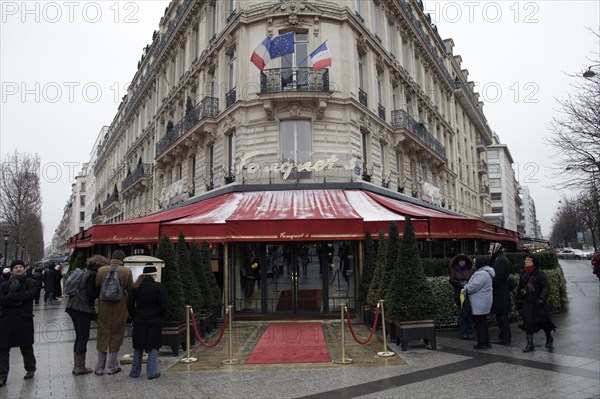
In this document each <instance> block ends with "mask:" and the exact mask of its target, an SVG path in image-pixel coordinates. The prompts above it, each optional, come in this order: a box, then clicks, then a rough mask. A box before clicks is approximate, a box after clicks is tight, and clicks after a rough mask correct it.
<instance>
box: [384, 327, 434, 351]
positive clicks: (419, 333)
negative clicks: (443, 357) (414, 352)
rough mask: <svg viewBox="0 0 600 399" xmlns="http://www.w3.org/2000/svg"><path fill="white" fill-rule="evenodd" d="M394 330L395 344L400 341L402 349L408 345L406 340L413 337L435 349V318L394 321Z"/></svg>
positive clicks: (398, 343)
mask: <svg viewBox="0 0 600 399" xmlns="http://www.w3.org/2000/svg"><path fill="white" fill-rule="evenodd" d="M394 325H395V330H396V331H395V332H396V345H400V343H402V350H403V351H405V350H406V349H407V347H408V342H409V341H410V340H413V339H423V341H424V342H425V344H426V345H431V349H433V350H437V344H436V340H435V320H433V319H426V320H406V321H399V320H396V321H395V322H394Z"/></svg>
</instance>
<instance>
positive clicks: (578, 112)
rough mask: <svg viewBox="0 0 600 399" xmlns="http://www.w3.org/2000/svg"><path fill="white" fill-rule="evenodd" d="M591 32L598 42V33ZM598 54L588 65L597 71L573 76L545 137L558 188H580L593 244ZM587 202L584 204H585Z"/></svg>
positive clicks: (599, 163)
mask: <svg viewBox="0 0 600 399" xmlns="http://www.w3.org/2000/svg"><path fill="white" fill-rule="evenodd" d="M594 35H595V36H596V38H597V39H598V40H599V41H600V33H595V32H594ZM598 56H599V54H598V53H595V54H594V57H595V58H596V60H595V61H592V64H593V65H592V66H591V67H589V70H590V72H593V69H592V68H594V69H596V70H597V73H591V75H593V76H588V77H583V74H579V75H578V76H573V79H574V82H575V83H574V84H573V88H574V89H575V92H574V94H572V95H569V96H568V97H567V98H566V99H565V100H557V101H558V104H559V105H560V109H559V110H558V112H559V114H558V115H557V116H556V117H555V118H553V120H552V122H551V125H550V130H551V131H552V136H551V137H550V138H547V139H546V140H545V142H546V144H548V145H549V146H550V147H552V152H553V160H554V167H553V169H554V172H555V178H556V182H557V183H555V184H554V188H555V189H558V190H563V189H574V190H578V191H579V190H581V191H582V195H580V196H579V200H581V201H583V202H581V203H580V205H581V206H584V207H585V208H586V209H588V210H589V212H593V213H594V215H593V217H592V218H588V222H589V223H593V224H592V225H591V226H589V228H590V230H591V231H592V235H593V238H594V243H596V240H597V239H598V238H599V237H600V205H599V203H600V195H599V193H600V64H599V63H598V61H597V60H598ZM586 204H587V205H586Z"/></svg>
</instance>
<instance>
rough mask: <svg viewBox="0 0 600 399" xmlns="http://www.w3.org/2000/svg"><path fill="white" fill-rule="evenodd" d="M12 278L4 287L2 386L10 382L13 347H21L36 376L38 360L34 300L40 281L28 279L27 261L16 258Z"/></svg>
mask: <svg viewBox="0 0 600 399" xmlns="http://www.w3.org/2000/svg"><path fill="white" fill-rule="evenodd" d="M10 269H11V272H12V275H11V277H10V280H8V281H7V282H6V283H4V284H2V285H1V286H0V386H3V385H5V384H6V379H7V378H8V371H9V365H10V357H9V356H10V348H14V347H19V348H20V349H21V354H22V355H23V364H24V366H25V370H26V371H27V373H26V374H25V377H24V378H25V379H29V378H33V375H34V373H35V369H36V360H35V356H34V354H33V299H34V298H35V294H36V292H37V288H38V283H37V281H35V280H33V279H31V278H28V277H27V273H25V263H24V262H23V261H21V260H14V261H13V262H12V264H11V265H10Z"/></svg>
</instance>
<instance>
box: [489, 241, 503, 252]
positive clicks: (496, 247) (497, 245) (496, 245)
mask: <svg viewBox="0 0 600 399" xmlns="http://www.w3.org/2000/svg"><path fill="white" fill-rule="evenodd" d="M501 251H504V247H503V246H502V244H500V243H499V242H494V243H492V253H491V254H492V255H496V254H497V253H498V252H501Z"/></svg>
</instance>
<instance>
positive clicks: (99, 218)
mask: <svg viewBox="0 0 600 399" xmlns="http://www.w3.org/2000/svg"><path fill="white" fill-rule="evenodd" d="M103 221H104V215H103V214H102V211H101V210H100V208H99V207H98V208H96V209H95V210H94V212H93V213H92V224H102V222H103Z"/></svg>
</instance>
